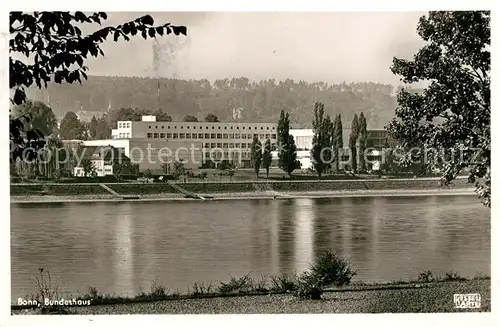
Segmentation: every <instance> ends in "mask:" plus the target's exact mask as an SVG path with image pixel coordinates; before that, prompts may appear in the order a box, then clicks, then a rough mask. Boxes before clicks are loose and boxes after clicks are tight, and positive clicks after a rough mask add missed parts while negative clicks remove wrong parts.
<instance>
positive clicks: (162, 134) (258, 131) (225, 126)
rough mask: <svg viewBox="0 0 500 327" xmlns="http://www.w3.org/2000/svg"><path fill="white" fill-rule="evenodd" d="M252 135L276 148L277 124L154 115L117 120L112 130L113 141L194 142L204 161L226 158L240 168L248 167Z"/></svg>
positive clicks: (217, 160) (216, 160)
mask: <svg viewBox="0 0 500 327" xmlns="http://www.w3.org/2000/svg"><path fill="white" fill-rule="evenodd" d="M255 136H257V138H258V139H259V140H260V141H261V143H262V144H264V143H265V142H266V140H267V139H269V140H270V141H271V147H272V148H273V149H276V147H277V124H276V123H237V122H157V121H156V119H155V117H154V116H143V117H142V121H119V122H117V128H116V129H113V130H112V137H113V140H123V139H133V140H147V141H148V142H150V141H160V140H162V141H166V142H182V143H183V144H186V143H187V144H197V145H200V146H201V153H202V158H203V159H202V161H203V163H206V162H208V161H214V162H220V161H222V160H227V161H230V162H232V163H233V164H235V165H237V166H239V167H249V166H250V158H251V156H250V149H251V144H252V141H253V138H254V137H255ZM171 144H174V143H171ZM179 144H180V143H179Z"/></svg>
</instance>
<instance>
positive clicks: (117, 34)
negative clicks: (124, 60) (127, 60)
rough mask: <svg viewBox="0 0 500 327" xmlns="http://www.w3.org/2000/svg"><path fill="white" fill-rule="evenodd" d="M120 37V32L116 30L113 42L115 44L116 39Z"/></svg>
mask: <svg viewBox="0 0 500 327" xmlns="http://www.w3.org/2000/svg"><path fill="white" fill-rule="evenodd" d="M119 37H120V31H118V30H116V31H115V35H114V40H115V42H116V41H118V38H119Z"/></svg>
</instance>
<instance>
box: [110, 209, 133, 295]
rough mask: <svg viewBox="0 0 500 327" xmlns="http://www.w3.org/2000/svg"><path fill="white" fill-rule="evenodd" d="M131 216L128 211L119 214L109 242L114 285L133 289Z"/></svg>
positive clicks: (117, 287)
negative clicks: (111, 248)
mask: <svg viewBox="0 0 500 327" xmlns="http://www.w3.org/2000/svg"><path fill="white" fill-rule="evenodd" d="M132 224H133V217H132V216H131V214H130V212H127V213H124V214H121V215H120V216H119V219H118V220H117V222H116V227H115V233H114V235H113V236H114V237H113V239H112V240H111V244H112V247H113V250H114V254H113V257H112V259H113V260H112V261H113V270H114V279H113V280H114V282H115V283H114V285H115V286H114V287H115V288H116V289H124V290H131V291H134V290H135V285H134V284H133V276H134V273H133V264H134V263H133V259H134V258H133V246H134V244H133V239H132V230H133V225H132Z"/></svg>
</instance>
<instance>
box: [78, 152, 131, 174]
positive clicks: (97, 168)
mask: <svg viewBox="0 0 500 327" xmlns="http://www.w3.org/2000/svg"><path fill="white" fill-rule="evenodd" d="M77 161H78V162H77V164H76V167H74V168H73V175H74V176H76V177H89V176H88V175H89V174H90V173H91V172H93V173H95V175H94V176H99V177H102V176H107V175H113V174H114V171H113V166H114V165H115V164H116V163H124V162H130V159H129V158H128V157H126V156H125V155H124V154H123V151H121V150H120V149H117V148H114V147H110V146H84V147H83V148H82V149H81V153H80V154H79V155H78V158H77ZM84 161H88V162H90V164H91V166H92V168H91V169H90V171H87V172H85V166H86V163H85V162H84ZM87 170H88V168H87ZM86 175H87V176H86Z"/></svg>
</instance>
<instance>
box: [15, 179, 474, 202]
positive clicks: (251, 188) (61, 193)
mask: <svg viewBox="0 0 500 327" xmlns="http://www.w3.org/2000/svg"><path fill="white" fill-rule="evenodd" d="M106 185H107V186H108V187H109V188H111V189H112V190H114V191H115V192H117V193H118V194H119V195H121V196H125V197H131V196H132V197H140V199H145V200H151V199H163V200H169V199H171V200H175V199H182V198H183V195H182V194H181V193H180V192H179V190H177V189H176V188H175V187H173V186H172V185H171V184H169V183H155V184H142V183H107V184H106ZM177 185H178V186H179V187H181V188H182V189H184V190H185V191H187V192H190V193H194V194H199V195H203V196H207V197H214V198H276V197H307V196H310V197H335V196H351V195H358V194H359V195H362V196H363V195H370V194H381V195H384V194H402V195H404V194H405V193H406V192H410V193H412V194H419V193H433V192H436V191H437V190H439V191H442V192H446V193H448V192H451V193H456V192H458V193H464V192H472V185H471V184H469V183H467V180H465V179H458V180H456V181H455V182H454V183H453V184H451V185H449V186H440V185H439V181H438V180H437V179H430V178H425V179H400V180H383V179H378V180H344V181H279V182H278V181H264V182H262V181H261V182H234V183H219V182H217V183H208V182H207V183H204V182H197V183H182V184H177ZM10 194H11V202H64V201H71V200H78V201H90V200H113V199H116V198H117V197H116V196H112V195H111V194H110V193H109V191H108V190H106V189H105V188H104V187H102V186H101V185H99V184H96V183H87V184H39V183H37V184H11V186H10Z"/></svg>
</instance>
